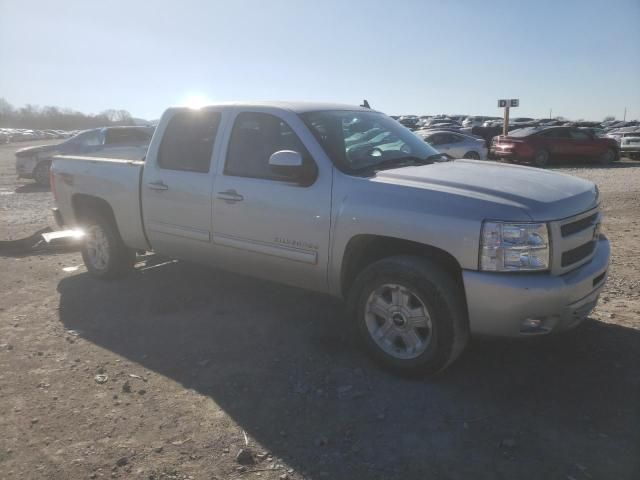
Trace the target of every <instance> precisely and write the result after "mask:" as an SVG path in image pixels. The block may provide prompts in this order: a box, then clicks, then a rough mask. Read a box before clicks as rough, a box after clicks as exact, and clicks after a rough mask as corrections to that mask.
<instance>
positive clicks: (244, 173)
mask: <svg viewBox="0 0 640 480" xmlns="http://www.w3.org/2000/svg"><path fill="white" fill-rule="evenodd" d="M280 150H293V151H295V152H298V153H300V154H301V155H302V158H303V164H306V168H307V169H309V170H313V169H315V168H316V167H315V163H313V160H311V156H310V155H309V154H308V153H307V149H306V148H305V147H304V145H303V144H302V141H301V140H300V139H299V138H298V136H297V135H296V134H295V133H294V131H293V130H292V129H291V127H289V125H287V124H286V123H285V122H284V121H283V120H281V119H280V118H278V117H276V116H274V115H270V114H267V113H258V112H242V113H240V114H238V117H237V118H236V121H235V123H234V125H233V130H232V131H231V138H230V140H229V150H228V152H227V161H226V163H225V167H224V174H225V175H230V176H234V177H250V178H264V179H268V180H280V181H289V180H290V179H289V178H286V177H283V176H282V175H279V174H278V173H276V172H274V171H273V170H272V169H271V167H270V166H269V158H270V157H271V155H273V154H274V153H275V152H278V151H280Z"/></svg>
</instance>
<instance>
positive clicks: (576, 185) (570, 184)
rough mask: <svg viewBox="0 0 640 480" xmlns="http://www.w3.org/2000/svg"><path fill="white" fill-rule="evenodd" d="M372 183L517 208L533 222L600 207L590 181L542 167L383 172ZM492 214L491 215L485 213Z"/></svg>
mask: <svg viewBox="0 0 640 480" xmlns="http://www.w3.org/2000/svg"><path fill="white" fill-rule="evenodd" d="M374 180H375V181H380V182H384V183H391V184H396V185H404V186H407V187H413V188H420V189H427V190H432V191H444V192H447V193H450V194H455V195H459V196H463V197H468V198H469V199H475V200H480V201H482V202H483V203H485V204H486V203H487V202H489V203H493V204H502V205H504V206H505V207H511V208H513V207H515V208H519V209H521V210H523V211H524V213H525V214H526V215H528V216H529V217H530V218H531V220H534V221H549V220H558V219H561V218H566V217H570V216H572V215H576V214H578V213H582V212H584V211H586V210H589V209H591V208H593V207H595V206H596V205H597V204H598V190H597V187H596V185H595V184H594V183H592V182H589V181H587V180H583V179H581V178H577V177H574V176H571V175H565V174H561V173H556V172H552V171H548V170H541V169H539V168H531V167H522V166H518V165H508V164H503V163H497V162H487V161H480V160H453V161H449V162H442V163H434V164H431V165H424V166H417V167H404V168H397V169H392V170H383V171H381V172H379V173H378V174H377V175H376V177H375V179H374ZM492 210H493V209H492ZM505 210H506V211H509V210H510V208H507V209H505ZM491 214H493V211H492V212H487V215H491ZM504 220H509V219H508V218H504Z"/></svg>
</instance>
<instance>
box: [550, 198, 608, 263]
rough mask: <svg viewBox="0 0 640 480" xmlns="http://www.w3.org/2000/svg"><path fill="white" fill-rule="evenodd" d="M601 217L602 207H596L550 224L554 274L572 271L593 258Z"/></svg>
mask: <svg viewBox="0 0 640 480" xmlns="http://www.w3.org/2000/svg"><path fill="white" fill-rule="evenodd" d="M601 219H602V216H601V214H600V209H599V207H596V208H594V209H592V210H588V211H586V212H584V213H581V214H579V215H575V216H573V217H569V218H565V219H562V220H558V221H555V222H551V223H550V224H549V230H550V234H551V245H552V247H551V248H552V252H551V255H552V258H551V272H552V273H553V274H556V275H562V274H564V273H567V272H570V271H571V270H573V269H575V268H577V267H579V266H580V265H584V264H585V263H587V262H589V261H590V260H591V259H592V258H593V255H594V254H595V250H596V246H597V236H598V232H599V224H600V221H601Z"/></svg>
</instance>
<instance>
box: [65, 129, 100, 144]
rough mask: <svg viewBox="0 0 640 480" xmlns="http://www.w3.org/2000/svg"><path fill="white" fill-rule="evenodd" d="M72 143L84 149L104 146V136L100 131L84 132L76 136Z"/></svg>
mask: <svg viewBox="0 0 640 480" xmlns="http://www.w3.org/2000/svg"><path fill="white" fill-rule="evenodd" d="M70 143H72V144H74V145H80V146H83V147H96V146H98V145H102V136H101V135H100V132H99V131H97V130H92V131H90V132H83V133H80V134H78V135H76V136H75V137H73V139H72V140H71V142H70Z"/></svg>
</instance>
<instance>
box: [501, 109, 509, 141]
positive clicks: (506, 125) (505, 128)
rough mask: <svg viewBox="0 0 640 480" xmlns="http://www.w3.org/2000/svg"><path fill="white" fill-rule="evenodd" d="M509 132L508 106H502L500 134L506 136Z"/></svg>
mask: <svg viewBox="0 0 640 480" xmlns="http://www.w3.org/2000/svg"><path fill="white" fill-rule="evenodd" d="M507 133H509V107H508V106H507V107H504V124H503V125H502V135H503V136H505V137H506V136H507Z"/></svg>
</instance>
